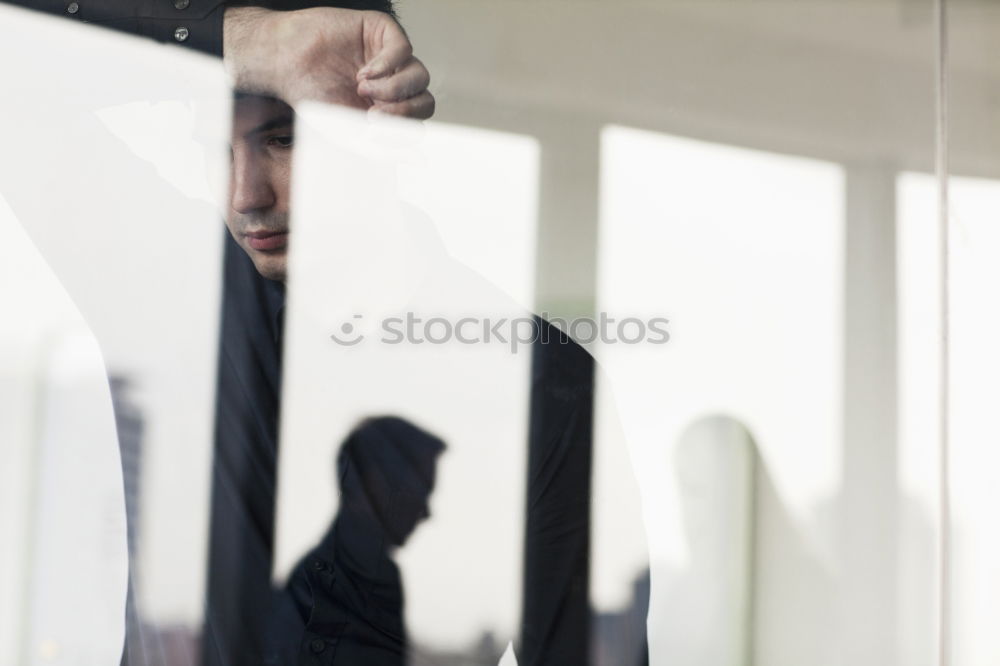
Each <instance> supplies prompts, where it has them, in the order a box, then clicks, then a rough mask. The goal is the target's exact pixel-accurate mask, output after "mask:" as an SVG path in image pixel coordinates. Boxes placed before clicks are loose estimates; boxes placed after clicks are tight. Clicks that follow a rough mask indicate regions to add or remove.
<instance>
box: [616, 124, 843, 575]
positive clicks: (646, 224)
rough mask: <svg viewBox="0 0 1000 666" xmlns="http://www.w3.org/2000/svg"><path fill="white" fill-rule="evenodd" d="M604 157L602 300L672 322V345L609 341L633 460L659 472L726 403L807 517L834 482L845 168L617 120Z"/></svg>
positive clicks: (676, 545) (676, 544)
mask: <svg viewBox="0 0 1000 666" xmlns="http://www.w3.org/2000/svg"><path fill="white" fill-rule="evenodd" d="M601 166H602V198H601V242H600V248H601V249H600V276H601V278H600V283H599V303H600V309H602V310H607V311H609V312H617V313H621V314H622V315H625V314H626V313H627V314H634V313H640V314H643V315H647V316H650V315H654V314H655V315H661V316H665V317H667V318H669V319H670V326H669V328H670V334H671V340H670V342H669V343H668V344H667V345H665V346H657V347H654V346H650V345H646V346H635V347H629V346H621V345H619V346H605V347H603V348H602V350H601V353H602V356H601V361H602V363H603V364H604V365H605V369H606V370H608V371H609V374H611V376H612V380H613V386H614V390H615V391H616V392H617V393H619V404H623V403H624V404H626V405H628V407H626V409H627V410H628V411H630V412H633V414H634V416H635V417H636V418H637V420H636V421H635V422H633V423H630V424H628V425H626V429H627V430H629V429H634V432H635V434H637V435H640V437H641V439H640V440H634V441H641V442H643V447H644V448H642V449H641V450H638V451H636V454H637V458H638V459H640V460H642V461H648V462H650V463H653V462H654V461H655V467H654V468H653V469H650V468H649V467H648V466H644V469H646V470H648V471H649V472H650V474H654V475H656V474H661V473H663V472H664V471H666V468H665V467H664V465H665V464H666V459H665V458H664V456H665V455H666V453H667V452H668V451H669V449H670V447H671V446H672V445H673V444H674V443H675V442H676V439H677V437H678V435H679V433H680V432H681V430H683V428H684V427H685V426H686V425H688V424H690V423H691V422H693V421H694V420H696V419H697V418H698V417H699V416H701V415H705V414H716V413H718V414H725V415H728V416H731V417H733V418H735V419H737V420H740V421H743V422H744V423H745V424H746V425H747V426H748V427H749V428H750V430H751V432H752V433H753V434H754V435H755V437H756V439H757V442H758V444H759V446H760V447H761V454H762V455H763V456H764V458H765V460H766V461H767V462H768V464H769V465H770V469H771V473H772V475H773V476H774V480H775V483H776V485H777V486H778V488H779V489H780V490H781V492H782V494H783V497H784V498H785V499H786V500H787V501H788V504H789V506H790V508H791V509H792V510H793V511H794V512H796V513H798V514H799V515H802V516H805V515H808V513H809V511H810V507H812V506H814V505H815V504H816V503H817V502H819V501H822V500H823V499H825V498H827V497H828V496H829V495H830V494H831V493H833V492H835V491H836V490H837V487H838V482H839V473H838V469H839V452H838V449H839V442H838V435H839V430H840V428H839V405H840V387H841V370H840V358H841V349H840V344H841V332H840V325H841V322H840V311H841V302H840V299H841V285H840V282H841V279H842V268H841V264H842V259H843V249H842V244H843V230H842V228H843V194H844V191H843V173H842V170H841V168H840V167H838V166H836V165H834V164H829V163H824V162H819V161H814V160H806V159H801V158H795V157H788V156H782V155H776V154H771V153H764V152H758V151H750V150H743V149H739V148H733V147H728V146H722V145H718V144H710V143H704V142H698V141H693V140H689V139H682V138H677V137H671V136H667V135H662V134H655V133H651V132H643V131H639V130H634V129H629V128H623V127H607V128H605V130H604V131H603V133H602V165H601ZM626 391H627V392H628V399H625V398H624V397H623V395H624V394H625V392H626ZM802 441H808V442H809V446H802V445H801V444H800V442H802ZM677 501H678V498H674V499H672V500H671V499H669V498H667V497H661V498H659V499H658V501H657V505H658V506H659V503H660V502H667V504H666V505H665V506H672V507H674V508H673V509H672V510H671V513H674V515H677V514H676V511H677V507H676V502H677ZM660 515H662V514H660ZM659 545H660V546H661V547H665V548H668V549H669V550H668V552H669V553H671V554H669V555H668V552H663V551H661V552H660V556H665V557H668V559H670V560H672V561H676V562H679V563H680V562H683V557H684V555H683V553H684V546H683V543H682V542H681V541H679V540H677V539H676V538H675V539H672V540H671V543H670V545H667V544H666V543H663V544H659Z"/></svg>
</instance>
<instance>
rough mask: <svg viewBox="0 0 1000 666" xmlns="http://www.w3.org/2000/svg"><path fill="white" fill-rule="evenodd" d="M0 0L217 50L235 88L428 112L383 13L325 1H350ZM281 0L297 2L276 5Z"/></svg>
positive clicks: (405, 43) (430, 105)
mask: <svg viewBox="0 0 1000 666" xmlns="http://www.w3.org/2000/svg"><path fill="white" fill-rule="evenodd" d="M2 1H4V2H7V3H9V4H13V5H18V6H21V7H27V8H31V9H36V10H40V11H44V12H47V13H50V14H55V15H62V16H65V17H67V18H69V19H71V20H77V21H81V22H85V23H92V24H95V25H101V26H105V27H109V28H114V29H118V30H123V31H126V32H130V33H133V34H136V35H141V36H145V37H151V38H153V39H156V40H158V41H161V42H168V43H175V44H179V45H181V46H186V47H190V48H194V49H197V50H200V51H203V52H206V53H211V54H215V55H224V56H225V61H226V66H227V68H228V69H229V71H230V72H231V73H232V74H233V77H234V83H235V85H236V87H239V88H246V89H249V90H252V91H255V92H266V93H268V94H272V95H274V96H276V97H279V98H281V99H284V100H286V101H288V102H290V103H296V102H299V101H302V100H306V99H310V100H319V101H325V102H334V103H336V102H342V101H348V100H349V101H354V102H356V101H357V100H358V98H360V100H361V101H362V105H363V106H365V107H367V108H370V109H373V110H376V111H381V112H385V113H392V114H396V115H402V116H409V117H412V118H421V119H422V118H429V117H430V116H431V114H433V112H434V97H433V96H432V95H431V94H430V92H428V90H427V85H428V83H429V82H430V76H429V74H428V72H427V69H426V68H425V67H424V65H423V63H421V62H420V61H419V60H418V59H417V58H415V57H413V49H412V46H411V44H410V41H409V39H408V38H407V37H406V34H405V33H404V32H403V29H402V28H401V27H400V26H399V24H398V23H396V21H395V19H394V18H393V17H392V16H391V15H390V14H388V13H386V12H382V11H358V10H355V9H343V8H340V7H330V6H326V5H330V4H338V5H339V4H349V3H348V2H343V1H342V2H336V1H330V0H327V1H326V2H324V1H323V0H305V1H294V2H293V1H291V0H289V1H286V2H279V1H275V0H256V1H254V2H253V4H267V5H268V6H269V7H275V8H276V9H264V8H262V7H256V6H255V7H244V6H240V7H236V6H226V4H227V3H225V2H223V1H222V0H154V1H153V2H136V1H135V0H2ZM241 4H249V3H247V2H242V3H241ZM354 4H357V3H354ZM362 4H365V3H362ZM310 5H315V6H310ZM286 6H287V7H289V8H292V7H294V8H295V9H294V10H293V11H279V9H281V8H283V7H286ZM388 6H389V5H388V4H386V7H388ZM300 7H305V8H300ZM353 105H354V106H358V104H356V103H355V104H353Z"/></svg>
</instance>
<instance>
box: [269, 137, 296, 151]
mask: <svg viewBox="0 0 1000 666" xmlns="http://www.w3.org/2000/svg"><path fill="white" fill-rule="evenodd" d="M294 140H295V139H294V137H292V136H291V135H290V134H289V135H278V136H269V137H267V145H269V146H274V147H276V148H291V147H292V143H294Z"/></svg>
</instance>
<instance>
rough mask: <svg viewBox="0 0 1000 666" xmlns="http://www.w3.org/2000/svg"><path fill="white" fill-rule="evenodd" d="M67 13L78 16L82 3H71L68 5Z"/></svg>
mask: <svg viewBox="0 0 1000 666" xmlns="http://www.w3.org/2000/svg"><path fill="white" fill-rule="evenodd" d="M66 11H67V12H68V13H70V14H76V13H77V12H78V11H80V3H79V2H71V3H69V4H68V5H66Z"/></svg>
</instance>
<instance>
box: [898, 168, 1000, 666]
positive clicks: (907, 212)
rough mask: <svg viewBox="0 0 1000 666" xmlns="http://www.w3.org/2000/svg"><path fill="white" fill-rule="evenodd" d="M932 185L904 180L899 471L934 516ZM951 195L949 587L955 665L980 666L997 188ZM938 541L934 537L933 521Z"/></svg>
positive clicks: (992, 544) (986, 623)
mask: <svg viewBox="0 0 1000 666" xmlns="http://www.w3.org/2000/svg"><path fill="white" fill-rule="evenodd" d="M936 194H937V182H936V180H935V179H934V178H933V177H931V176H929V175H924V174H910V173H907V174H903V175H902V176H901V177H900V218H899V219H900V225H901V243H900V258H901V260H902V261H901V264H902V267H903V268H905V269H906V270H905V271H901V273H900V275H901V279H900V290H901V295H902V296H903V297H904V298H903V299H902V300H901V303H903V304H906V305H907V306H908V310H907V313H908V314H907V316H906V318H905V319H903V320H901V324H902V326H901V328H900V331H901V335H900V337H901V343H902V349H901V351H902V354H901V358H902V360H903V363H902V364H901V372H902V382H901V390H902V391H903V396H905V397H907V399H906V400H904V401H903V402H902V403H901V405H902V410H901V414H900V416H901V425H902V426H903V428H902V429H901V434H902V435H903V436H904V437H903V439H902V441H901V450H902V451H903V452H904V453H906V454H907V456H906V458H904V459H903V462H904V463H905V464H904V465H902V466H901V472H902V477H903V480H904V481H905V482H906V483H907V491H908V492H909V493H910V495H911V497H912V499H913V500H915V501H917V502H919V504H920V505H922V506H926V507H929V508H931V510H932V511H933V512H934V513H931V514H930V515H932V516H935V517H936V512H937V506H938V504H937V501H938V496H937V489H938V486H937V477H936V475H937V473H938V469H939V468H938V466H937V460H938V457H937V456H938V446H939V441H940V440H939V430H938V428H939V423H940V421H939V414H940V409H939V387H940V374H939V368H940V363H939V358H938V357H939V350H940V328H939V326H937V325H936V322H937V321H939V316H938V313H939V312H940V308H939V306H938V298H939V294H940V292H939V290H938V288H937V286H936V281H937V277H938V271H939V270H940V259H939V255H940V252H941V244H940V238H939V235H938V233H939V232H938V221H937V216H936V215H935V213H936V208H935V206H934V203H935V202H936ZM949 200H950V204H951V206H950V235H949V238H950V243H951V252H950V281H949V292H948V293H949V297H950V317H949V322H950V326H949V347H948V349H949V354H950V363H949V366H950V382H949V385H950V388H951V398H950V409H949V419H950V422H949V426H950V428H949V433H950V438H951V442H950V450H951V488H952V514H951V519H952V530H951V533H950V536H951V538H952V542H953V558H952V569H951V574H952V581H953V593H952V602H953V614H952V616H951V622H952V626H953V631H954V636H955V637H954V646H955V648H954V649H955V653H954V656H955V663H956V664H961V665H962V666H965V665H966V664H968V665H969V666H979V665H984V666H985V665H986V664H994V663H997V660H998V659H1000V637H998V636H997V632H996V630H995V620H996V617H997V615H998V614H1000V601H998V600H997V595H996V594H995V590H997V589H998V587H1000V567H998V565H997V562H1000V525H998V523H997V520H996V507H997V505H998V502H1000V487H998V484H997V475H996V470H997V468H998V466H1000V451H998V448H997V443H998V442H1000V421H998V420H997V418H996V406H997V401H998V400H1000V351H998V346H997V340H1000V310H998V309H997V308H996V307H995V305H994V303H995V300H996V288H997V285H998V284H1000V263H998V261H997V257H1000V224H998V222H997V220H998V215H997V214H998V211H1000V182H998V181H996V180H986V179H977V178H962V177H953V178H951V179H950V181H949ZM934 531H935V534H937V533H938V530H937V526H936V525H934Z"/></svg>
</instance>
